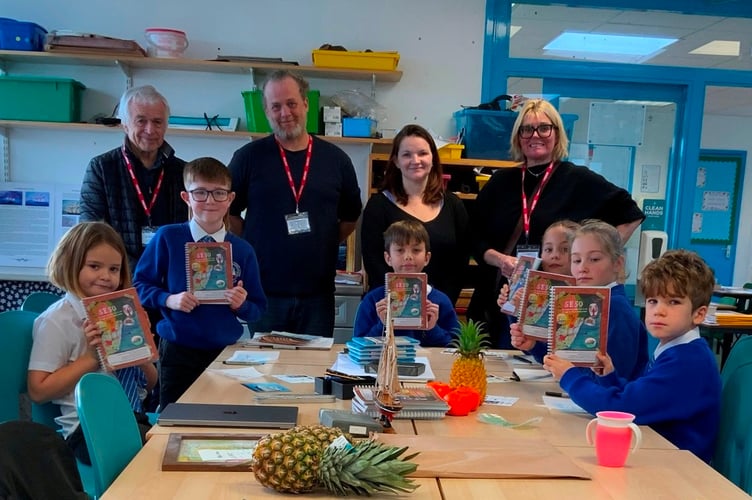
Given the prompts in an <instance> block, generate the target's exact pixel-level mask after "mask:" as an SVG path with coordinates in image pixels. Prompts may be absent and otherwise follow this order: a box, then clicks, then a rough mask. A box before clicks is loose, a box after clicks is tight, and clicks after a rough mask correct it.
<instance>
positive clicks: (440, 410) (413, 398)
mask: <svg viewBox="0 0 752 500" xmlns="http://www.w3.org/2000/svg"><path fill="white" fill-rule="evenodd" d="M374 390H375V388H374V387H373V386H362V385H356V386H355V387H354V388H353V399H352V401H351V409H352V412H353V413H365V414H366V415H368V416H370V417H373V418H379V415H380V413H379V410H378V408H377V407H376V402H375V399H374V398H375V394H374ZM395 397H396V398H397V399H399V401H400V403H402V410H401V411H399V412H398V413H396V414H395V415H394V418H395V419H397V420H405V419H414V420H437V419H440V418H444V416H445V415H446V412H448V411H449V405H448V404H447V403H446V401H444V400H443V399H441V398H440V397H439V395H438V394H437V393H436V391H434V390H433V389H432V388H430V387H428V386H405V387H403V388H402V389H401V390H400V392H399V393H397V394H395Z"/></svg>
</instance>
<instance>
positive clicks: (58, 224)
mask: <svg viewBox="0 0 752 500" xmlns="http://www.w3.org/2000/svg"><path fill="white" fill-rule="evenodd" d="M79 190H80V187H79V186H73V185H62V184H41V183H24V182H2V183H0V234H2V235H3V238H1V239H0V267H25V268H42V269H44V268H45V267H46V266H47V260H48V259H49V256H50V254H51V253H52V250H53V249H54V248H55V245H57V242H58V241H59V240H60V238H62V236H63V234H65V232H66V231H67V230H68V229H69V228H70V227H72V226H73V225H75V224H76V223H77V222H78V219H79V213H80V212H79V199H80V191H79Z"/></svg>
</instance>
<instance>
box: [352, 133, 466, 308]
mask: <svg viewBox="0 0 752 500" xmlns="http://www.w3.org/2000/svg"><path fill="white" fill-rule="evenodd" d="M398 220H417V221H419V222H421V223H422V224H423V226H424V227H425V228H426V231H428V236H429V238H430V245H431V260H430V262H429V263H428V265H427V266H426V268H425V272H426V273H427V274H428V282H429V284H430V285H432V286H435V287H436V288H437V289H439V290H441V291H442V292H444V293H446V294H447V296H448V297H449V299H450V300H451V301H452V303H453V304H454V303H455V302H456V301H457V297H459V294H460V290H461V289H462V279H463V276H464V274H465V270H466V267H467V262H468V258H469V254H470V246H469V242H468V234H469V233H468V215H467V210H466V209H465V206H464V205H463V203H462V200H460V199H459V198H458V197H457V196H455V195H454V194H453V193H450V192H448V191H445V190H444V185H443V180H442V168H441V161H440V160H439V152H438V150H437V149H436V143H435V142H434V140H433V138H432V137H431V134H430V133H428V131H427V130H426V129H424V128H423V127H421V126H420V125H406V126H405V127H403V128H402V130H400V131H399V133H397V135H396V136H395V138H394V141H393V142H392V152H391V154H390V155H389V163H388V164H387V166H386V169H385V171H384V182H383V184H382V186H381V190H380V192H379V193H378V194H375V195H373V196H371V198H370V199H369V200H368V203H367V204H366V208H365V210H364V211H363V222H362V225H361V233H360V240H361V249H362V253H363V263H364V265H365V270H366V273H367V274H368V284H369V287H371V288H373V287H379V286H383V284H384V274H385V273H387V272H389V271H390V269H389V267H388V266H387V264H386V262H385V261H384V251H385V250H384V231H385V230H386V228H388V227H389V226H390V225H391V224H392V223H393V222H395V221H398Z"/></svg>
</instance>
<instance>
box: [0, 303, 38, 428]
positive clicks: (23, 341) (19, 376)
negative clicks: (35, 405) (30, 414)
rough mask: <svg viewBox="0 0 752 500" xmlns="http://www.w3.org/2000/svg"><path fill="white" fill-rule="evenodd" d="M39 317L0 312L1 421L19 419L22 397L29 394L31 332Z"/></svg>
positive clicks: (26, 313)
mask: <svg viewBox="0 0 752 500" xmlns="http://www.w3.org/2000/svg"><path fill="white" fill-rule="evenodd" d="M36 317H37V314H36V313H32V312H28V311H5V312H2V313H0V341H2V345H3V347H2V349H0V373H2V383H1V384H0V422H6V421H8V420H18V419H19V398H18V396H19V395H21V394H24V393H25V392H26V377H27V372H28V370H29V356H30V355H31V340H32V337H31V331H32V328H33V327H34V319H36Z"/></svg>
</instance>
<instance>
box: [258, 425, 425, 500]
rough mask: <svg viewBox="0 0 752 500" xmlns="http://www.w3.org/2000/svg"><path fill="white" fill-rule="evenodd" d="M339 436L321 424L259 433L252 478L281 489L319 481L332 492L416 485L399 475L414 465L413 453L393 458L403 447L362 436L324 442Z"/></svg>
mask: <svg viewBox="0 0 752 500" xmlns="http://www.w3.org/2000/svg"><path fill="white" fill-rule="evenodd" d="M340 436H345V437H347V436H346V435H345V434H343V433H342V431H340V430H339V429H334V428H329V427H325V426H323V425H311V426H297V427H295V428H293V429H290V430H288V431H285V432H282V433H278V434H270V435H267V436H265V437H263V438H261V439H260V440H259V442H258V444H257V445H256V449H255V450H254V452H253V461H252V463H251V467H252V470H253V473H254V474H255V476H256V479H257V480H258V481H259V482H260V483H261V484H263V485H264V486H266V487H268V488H273V489H275V490H277V491H280V492H284V493H307V492H310V491H312V490H313V489H314V488H316V487H317V486H323V487H324V488H326V489H327V490H328V491H330V492H333V493H335V494H337V495H348V494H355V495H368V496H370V495H372V494H373V493H376V492H381V491H387V492H391V493H398V492H411V491H413V490H414V489H415V488H417V487H418V485H416V484H414V483H413V482H412V480H410V479H407V478H406V477H405V476H406V475H407V474H409V473H411V472H413V471H415V469H416V468H417V466H416V465H415V464H414V463H411V462H409V461H408V460H410V459H411V458H413V457H414V456H415V454H413V455H410V456H407V457H404V458H401V459H400V458H399V457H400V455H402V454H403V453H404V452H405V451H406V450H407V448H396V447H392V446H386V445H383V444H379V443H376V442H373V441H362V442H360V443H358V444H355V445H354V446H353V445H348V446H346V447H343V448H338V447H331V448H330V447H329V445H330V444H331V442H332V441H334V440H335V439H337V438H338V437H340Z"/></svg>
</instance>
